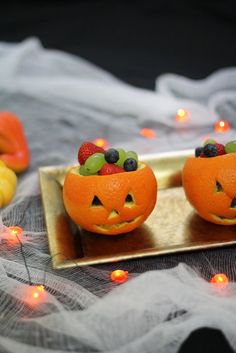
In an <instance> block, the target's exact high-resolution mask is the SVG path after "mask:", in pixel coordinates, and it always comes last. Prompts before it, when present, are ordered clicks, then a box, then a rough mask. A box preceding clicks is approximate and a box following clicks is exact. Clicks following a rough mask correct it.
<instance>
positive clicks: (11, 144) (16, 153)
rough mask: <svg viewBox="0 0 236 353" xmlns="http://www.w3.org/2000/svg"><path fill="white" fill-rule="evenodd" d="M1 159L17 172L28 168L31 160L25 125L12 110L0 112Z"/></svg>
mask: <svg viewBox="0 0 236 353" xmlns="http://www.w3.org/2000/svg"><path fill="white" fill-rule="evenodd" d="M0 160H1V161H3V162H4V163H5V164H6V165H7V166H8V167H9V168H11V169H12V170H14V171H15V172H17V173H18V172H22V171H24V170H25V169H27V168H28V166H29V162H30V152H29V148H28V143H27V140H26V137H25V134H24V129H23V126H22V124H21V122H20V120H19V119H18V117H17V116H16V115H14V114H12V113H10V112H0Z"/></svg>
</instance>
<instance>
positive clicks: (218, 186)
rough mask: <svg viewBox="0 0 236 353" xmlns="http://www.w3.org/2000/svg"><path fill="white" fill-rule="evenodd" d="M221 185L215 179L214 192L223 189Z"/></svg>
mask: <svg viewBox="0 0 236 353" xmlns="http://www.w3.org/2000/svg"><path fill="white" fill-rule="evenodd" d="M223 190H224V189H223V187H222V185H221V183H219V182H218V181H216V192H221V191H223Z"/></svg>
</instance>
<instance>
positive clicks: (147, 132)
mask: <svg viewBox="0 0 236 353" xmlns="http://www.w3.org/2000/svg"><path fill="white" fill-rule="evenodd" d="M139 134H140V135H141V136H143V137H145V138H147V139H154V138H155V137H156V132H155V131H154V130H153V129H148V128H147V127H145V128H143V129H141V130H140V132H139Z"/></svg>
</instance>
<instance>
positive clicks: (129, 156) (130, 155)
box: [126, 151, 138, 162]
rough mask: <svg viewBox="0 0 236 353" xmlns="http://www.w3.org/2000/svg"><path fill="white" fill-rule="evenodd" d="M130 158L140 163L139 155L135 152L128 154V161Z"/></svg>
mask: <svg viewBox="0 0 236 353" xmlns="http://www.w3.org/2000/svg"><path fill="white" fill-rule="evenodd" d="M128 158H133V159H135V160H136V162H138V155H137V153H136V152H134V151H128V152H126V159H128Z"/></svg>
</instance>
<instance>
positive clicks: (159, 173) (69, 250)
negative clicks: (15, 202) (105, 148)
mask: <svg viewBox="0 0 236 353" xmlns="http://www.w3.org/2000/svg"><path fill="white" fill-rule="evenodd" d="M192 154H193V152H192V151H184V152H177V153H176V152H175V153H165V154H158V155H149V156H145V157H144V158H142V160H145V161H146V163H148V164H149V165H150V166H151V167H152V169H153V171H154V173H155V175H156V177H157V179H158V185H159V191H158V200H157V204H156V207H155V209H154V211H153V212H152V214H151V216H150V217H149V218H148V219H147V221H146V222H145V223H144V224H143V225H142V226H141V227H139V228H138V229H135V230H134V231H132V232H131V233H127V234H123V235H118V236H114V237H109V236H105V235H99V234H94V233H90V232H87V231H85V230H82V229H78V227H76V226H75V224H73V222H72V221H71V220H70V218H69V216H68V215H67V213H66V211H65V208H64V205H63V199H62V185H63V182H64V177H65V173H66V172H67V170H68V169H69V167H68V168H65V167H55V166H54V167H43V168H40V169H39V175H40V185H41V191H42V200H43V206H44V212H45V220H46V225H47V231H48V241H49V248H50V253H51V256H52V263H53V267H54V268H55V269H63V268H69V267H75V266H85V265H95V264H102V263H107V262H116V261H121V260H128V259H135V258H142V257H147V256H157V255H163V254H173V253H178V252H183V251H194V250H200V249H201V250H203V249H208V248H214V247H221V246H227V245H232V244H236V228H235V226H228V227H227V226H220V225H215V224H211V223H208V222H206V221H204V220H202V219H201V218H200V217H199V216H197V215H196V213H195V212H194V211H193V209H192V207H191V206H190V204H189V203H188V201H187V200H186V198H185V195H184V191H183V188H182V187H181V170H182V167H183V165H184V162H185V160H186V159H187V158H188V157H189V156H191V155H192Z"/></svg>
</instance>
